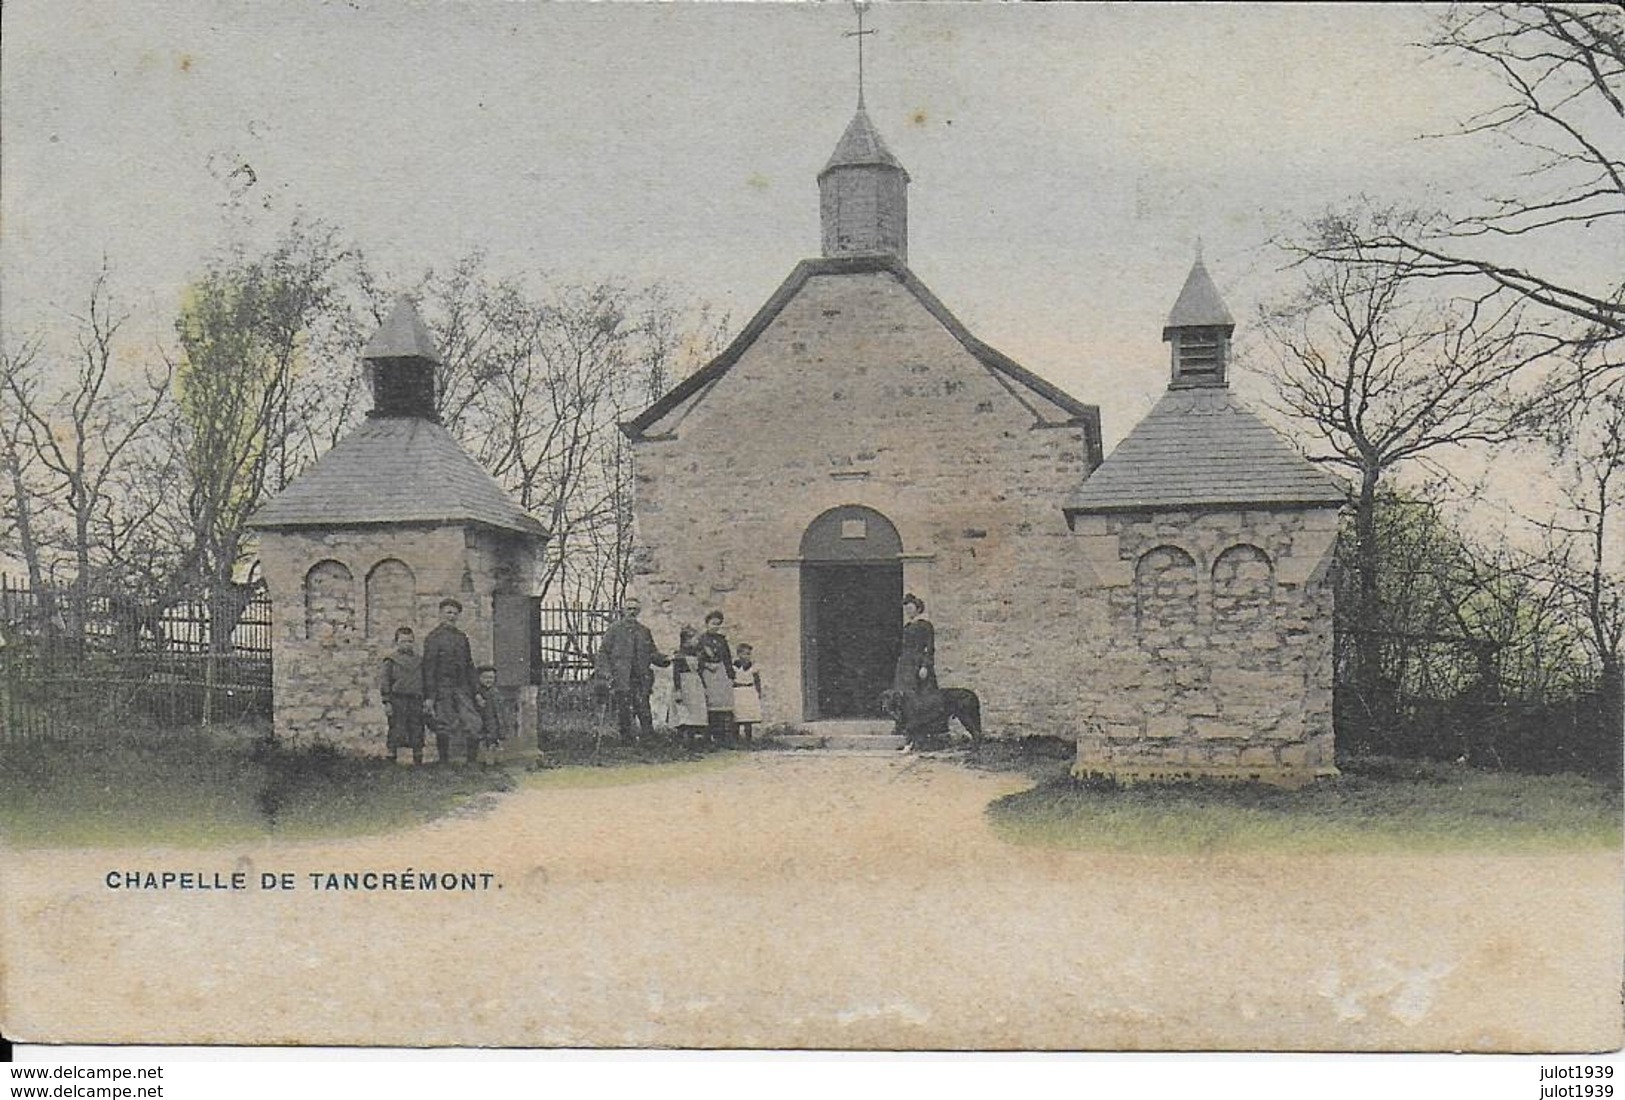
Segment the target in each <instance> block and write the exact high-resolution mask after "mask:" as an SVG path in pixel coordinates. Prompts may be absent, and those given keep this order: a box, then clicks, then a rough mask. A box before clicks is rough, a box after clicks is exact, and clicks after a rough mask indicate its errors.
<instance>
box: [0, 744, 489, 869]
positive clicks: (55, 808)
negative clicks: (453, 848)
mask: <svg viewBox="0 0 1625 1100" xmlns="http://www.w3.org/2000/svg"><path fill="white" fill-rule="evenodd" d="M260 732H261V731H258V730H254V729H243V728H239V729H232V730H225V731H220V732H215V733H204V732H200V731H179V732H165V733H157V732H141V731H137V732H126V733H124V734H122V735H121V736H120V737H119V738H117V739H113V738H111V737H102V738H97V739H94V740H83V741H69V742H44V743H33V744H15V743H14V744H7V745H4V746H3V747H0V836H3V837H4V838H5V840H6V842H7V843H9V844H12V845H16V846H19V847H79V846H84V847H90V846H120V845H147V844H162V845H173V846H177V847H210V846H214V845H220V844H230V843H239V842H242V841H247V840H256V839H264V838H267V837H316V836H357V835H365V834H369V833H380V832H388V831H391V830H394V829H400V828H407V827H410V826H413V825H418V824H422V823H423V822H426V821H430V820H433V819H434V818H437V817H441V816H443V815H445V814H448V813H452V812H455V811H458V810H466V809H468V808H469V807H471V806H476V805H478V804H479V802H480V801H481V800H484V799H488V798H490V797H492V796H493V795H495V794H496V793H498V792H500V791H504V790H511V789H512V788H513V786H514V780H513V777H512V776H511V775H510V774H509V772H508V771H507V770H506V769H502V768H492V769H483V768H478V767H473V768H470V767H460V766H452V767H446V768H438V767H423V768H413V767H401V766H397V765H394V764H391V763H390V762H389V761H387V760H383V759H376V758H364V757H352V756H348V755H345V754H343V753H340V752H337V751H335V750H333V749H332V748H330V747H325V746H320V745H318V746H314V747H308V748H301V749H290V748H287V747H284V746H281V745H278V744H276V743H275V742H272V741H270V740H268V739H266V738H265V737H263V736H261V735H260Z"/></svg>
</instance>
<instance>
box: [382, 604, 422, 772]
mask: <svg viewBox="0 0 1625 1100" xmlns="http://www.w3.org/2000/svg"><path fill="white" fill-rule="evenodd" d="M415 646H416V636H415V635H414V634H413V632H412V628H411V627H409V626H403V627H401V628H400V629H399V630H397V631H395V652H394V653H391V654H390V655H389V656H387V657H385V658H384V664H383V667H382V668H381V669H379V670H378V695H379V698H381V699H382V700H383V703H384V714H385V715H387V716H388V718H389V734H388V740H387V741H386V742H385V743H386V744H387V745H388V746H389V758H390V759H391V760H394V759H396V758H397V755H396V754H397V753H398V752H399V750H401V749H403V748H406V749H411V750H412V763H414V764H421V763H423V661H422V659H421V658H420V657H418V654H417V649H416V648H415Z"/></svg>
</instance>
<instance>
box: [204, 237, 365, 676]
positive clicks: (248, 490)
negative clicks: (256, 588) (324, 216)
mask: <svg viewBox="0 0 1625 1100" xmlns="http://www.w3.org/2000/svg"><path fill="white" fill-rule="evenodd" d="M359 266H360V257H359V255H358V253H357V252H356V251H355V250H354V249H353V248H351V247H349V246H347V245H345V244H343V243H342V242H341V240H340V237H339V234H338V232H337V231H336V230H335V229H333V228H332V227H329V226H325V225H322V224H320V223H313V224H309V225H307V224H304V223H301V222H295V223H294V224H293V225H292V226H291V227H290V229H289V230H288V231H287V232H286V233H285V234H284V235H283V236H282V238H281V239H280V240H279V241H278V242H277V243H276V245H275V246H274V247H273V248H272V249H271V250H270V251H269V252H268V253H266V254H265V255H263V256H255V257H250V256H246V255H244V254H243V253H242V252H241V251H234V252H232V253H229V254H228V255H226V256H225V257H223V258H222V259H220V260H217V261H216V262H214V263H212V264H211V265H210V266H209V268H208V270H207V271H206V272H205V273H204V274H203V276H202V277H201V278H200V279H198V280H197V281H196V282H195V283H194V284H193V285H192V286H191V287H190V288H189V290H188V293H187V296H186V299H185V301H184V302H183V304H182V307H181V311H180V314H179V316H178V317H177V319H176V322H175V332H176V336H177V339H178V342H179V345H180V359H179V362H178V363H177V364H176V367H175V379H176V402H175V419H174V421H173V423H172V429H173V440H174V443H173V446H174V452H175V455H176V456H177V459H178V467H179V469H178V473H179V482H180V486H181V492H180V493H179V494H177V496H178V499H179V501H180V506H179V511H178V514H176V515H175V516H174V517H173V518H174V521H175V522H174V523H173V526H174V527H175V528H176V529H177V530H178V531H180V532H183V535H182V537H183V538H184V539H185V545H184V550H183V552H182V557H181V561H180V564H179V566H178V570H177V578H178V583H179V584H180V585H181V586H183V587H187V588H194V589H196V590H199V591H201V592H202V594H204V595H205V596H206V597H207V598H208V599H209V600H210V601H211V602H212V604H213V605H214V607H215V609H216V613H217V614H223V615H225V616H227V617H228V618H229V619H230V621H231V622H234V621H235V615H238V614H240V613H241V610H242V606H243V605H244V604H245V603H246V600H247V598H248V596H249V595H250V589H249V588H248V587H247V586H245V585H244V584H242V583H241V582H240V581H239V580H238V571H239V568H240V566H241V565H242V564H243V562H244V558H245V545H244V543H245V538H246V524H247V521H248V519H249V517H250V516H251V515H252V514H253V513H254V511H255V510H256V509H258V508H259V506H260V505H261V504H262V503H263V502H264V501H265V500H266V499H267V498H268V497H269V496H270V495H271V494H274V493H275V492H277V491H278V490H280V489H281V488H283V487H284V486H286V485H287V484H288V483H289V482H290V481H292V479H293V478H294V477H295V476H296V475H297V474H298V473H299V471H300V470H301V469H302V468H303V467H304V466H305V465H306V464H307V463H308V462H309V461H311V460H312V459H313V458H315V457H316V455H317V454H319V453H320V452H321V451H322V450H325V448H326V447H327V446H330V445H331V441H332V440H333V438H335V436H336V434H337V432H338V430H339V425H342V424H343V423H344V422H345V421H346V420H347V419H349V418H350V417H352V416H353V415H354V412H355V405H356V398H357V396H358V392H359V391H358V383H357V380H356V379H355V377H353V375H354V367H352V366H349V364H354V363H356V361H357V358H358V353H359V340H360V332H361V329H362V325H361V323H360V319H359V317H357V316H356V315H355V311H354V309H353V307H352V306H351V305H350V303H349V300H348V299H347V298H346V297H345V296H344V294H343V293H342V288H343V287H345V285H346V283H347V281H349V280H350V276H351V273H352V272H354V271H355V270H356V269H357V268H359ZM335 363H342V364H346V366H345V367H344V368H342V373H341V374H339V375H338V377H337V379H335V378H334V375H333V364H335ZM335 381H338V383H339V384H338V385H335V384H334V382H335ZM335 398H336V400H335ZM219 625H220V624H217V629H216V630H215V631H214V634H215V636H216V638H217V640H219V641H220V643H221V644H224V639H225V638H226V637H229V633H230V631H229V629H226V630H222V629H219ZM228 625H229V624H228Z"/></svg>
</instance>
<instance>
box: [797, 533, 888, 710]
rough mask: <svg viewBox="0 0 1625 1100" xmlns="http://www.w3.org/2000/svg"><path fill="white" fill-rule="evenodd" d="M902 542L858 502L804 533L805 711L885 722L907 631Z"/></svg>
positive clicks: (803, 637) (802, 573) (802, 615)
mask: <svg viewBox="0 0 1625 1100" xmlns="http://www.w3.org/2000/svg"><path fill="white" fill-rule="evenodd" d="M902 553H903V540H902V539H901V538H899V537H898V534H897V528H896V527H894V526H893V525H892V522H891V520H889V519H887V518H886V517H885V516H883V515H881V514H880V513H879V512H877V511H875V510H874V509H873V508H864V507H862V506H860V505H856V504H843V505H841V506H840V507H838V508H831V509H830V510H829V511H827V512H825V513H824V514H823V515H821V516H819V517H818V518H817V519H815V520H813V521H812V523H811V524H810V525H809V526H808V527H807V531H806V533H805V534H804V535H802V536H801V690H802V713H803V714H804V715H805V717H806V719H807V720H809V721H811V720H814V719H819V718H878V717H881V708H880V693H881V692H883V691H885V690H886V689H887V688H888V687H890V686H891V681H892V673H893V670H894V669H895V667H896V665H897V648H898V641H899V638H900V636H901V632H902V619H901V617H900V615H901V612H900V607H901V604H902V602H903V560H902Z"/></svg>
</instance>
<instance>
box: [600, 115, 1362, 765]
mask: <svg viewBox="0 0 1625 1100" xmlns="http://www.w3.org/2000/svg"><path fill="white" fill-rule="evenodd" d="M909 183H910V178H909V174H908V172H907V170H906V169H905V168H904V167H903V165H902V164H901V163H900V162H899V161H898V159H897V158H896V157H895V156H894V155H893V154H892V153H891V151H890V150H889V149H888V148H887V147H886V144H885V142H884V141H883V140H882V139H881V136H880V134H879V132H878V131H877V130H876V128H875V126H874V124H873V123H872V122H871V120H870V118H869V116H868V114H867V112H866V110H865V108H864V106H863V104H862V102H861V100H860V102H859V106H858V110H857V113H856V115H855V116H854V117H853V119H852V120H851V123H850V124H849V125H848V126H847V128H846V130H845V132H844V133H843V134H842V136H841V138H840V141H839V142H838V143H837V145H836V147H835V151H834V153H833V154H832V155H831V157H830V159H829V161H828V163H827V164H826V165H825V166H824V168H823V170H822V171H821V172H820V173H819V174H818V189H819V200H820V213H821V219H822V237H823V249H822V255H821V256H820V257H818V258H815V259H807V260H803V261H801V262H800V263H799V264H797V265H796V267H795V268H794V270H792V271H791V273H790V275H789V278H787V279H786V280H785V282H784V283H783V285H781V286H780V287H779V288H778V290H777V291H775V292H774V294H773V295H772V297H770V298H769V299H768V301H767V302H766V304H765V305H763V306H762V307H761V309H760V310H759V311H758V312H757V313H756V315H755V316H754V317H752V318H751V320H750V321H749V323H748V324H746V325H745V327H744V329H743V330H742V331H741V332H740V334H739V335H738V337H737V338H735V339H734V340H733V342H732V343H731V344H730V345H729V346H728V347H727V348H726V349H725V350H724V351H723V352H722V353H721V354H720V355H719V356H718V357H717V358H716V359H715V360H713V361H712V362H710V363H709V364H708V365H706V366H705V367H704V368H702V369H701V370H699V371H698V372H696V373H695V374H693V375H691V376H690V377H689V378H687V379H686V380H685V381H683V382H682V383H681V384H680V385H678V386H677V387H675V388H674V389H673V390H672V391H670V392H669V393H668V394H666V395H665V396H664V397H662V398H661V399H660V400H658V401H656V402H655V403H654V404H653V405H652V406H650V407H649V408H648V409H646V410H644V411H643V412H642V413H641V414H640V415H638V416H637V417H635V418H633V419H632V420H630V421H628V422H627V423H625V424H623V426H622V430H623V431H624V432H625V434H626V435H627V436H628V438H629V439H630V440H631V442H632V444H633V448H634V458H635V464H636V499H635V507H634V517H635V524H636V538H637V545H638V557H637V560H636V564H635V576H634V578H633V590H634V592H635V593H636V594H637V595H639V596H641V597H642V598H643V600H644V605H645V612H644V616H643V617H644V621H645V622H646V623H648V625H649V626H650V627H651V628H652V629H653V630H654V633H655V637H656V642H657V644H659V645H662V646H664V647H671V646H674V645H675V643H676V639H677V633H678V629H679V627H680V626H682V625H683V624H699V623H701V622H702V621H703V619H704V617H705V615H706V613H707V611H709V610H711V609H713V608H715V609H720V610H722V611H723V612H724V613H725V615H726V616H727V623H728V630H729V636H730V638H732V639H733V640H734V642H735V644H737V643H738V642H741V641H748V642H750V643H751V644H752V645H753V647H754V650H755V655H756V664H757V667H758V668H759V669H760V671H761V674H762V679H763V683H764V700H763V710H764V718H765V722H766V724H767V725H769V726H773V725H777V724H783V725H789V726H795V727H799V728H802V729H808V730H811V731H814V732H816V731H817V730H819V729H820V728H821V727H822V728H831V729H833V728H835V727H836V726H837V724H839V725H840V726H841V727H842V728H850V727H851V725H852V723H853V722H854V720H870V721H873V720H874V719H876V718H878V717H879V715H880V694H881V692H882V691H883V690H884V689H885V688H887V687H889V686H890V683H891V678H892V670H893V666H894V663H895V659H896V654H897V647H898V643H899V636H900V625H901V614H900V605H901V601H902V597H903V594H904V593H905V592H913V593H915V594H917V595H919V596H920V597H922V598H923V599H924V601H925V603H926V608H927V615H928V617H929V618H930V619H931V620H932V621H933V622H934V624H935V626H936V639H937V668H938V675H939V680H940V682H941V683H942V684H943V685H944V686H964V687H970V688H973V689H974V690H975V691H977V693H978V694H979V695H980V697H981V700H982V708H983V715H984V721H985V722H986V725H987V727H988V731H989V733H990V734H991V735H993V736H1006V737H1017V736H1021V735H1026V734H1061V735H1062V736H1067V737H1076V739H1077V746H1078V758H1077V764H1076V765H1075V769H1074V770H1075V772H1076V773H1077V774H1079V775H1089V774H1099V775H1109V776H1114V777H1117V778H1120V779H1125V780H1131V779H1136V778H1155V777H1178V776H1197V775H1202V776H1217V777H1235V778H1249V777H1256V778H1262V779H1267V780H1272V781H1277V782H1286V783H1296V782H1302V781H1306V780H1308V779H1312V778H1313V777H1314V776H1316V775H1322V774H1328V773H1329V772H1330V771H1331V770H1332V743H1331V690H1332V679H1331V675H1332V665H1331V588H1330V586H1329V585H1328V583H1327V577H1326V573H1327V568H1328V565H1329V562H1330V557H1331V549H1332V544H1333V542H1334V539H1335V535H1336V527H1337V512H1338V508H1339V506H1340V504H1341V503H1342V502H1343V500H1344V499H1345V494H1344V492H1343V490H1342V488H1341V487H1340V486H1339V485H1338V484H1337V483H1336V482H1335V481H1334V480H1333V479H1332V478H1331V477H1329V476H1328V475H1326V474H1324V473H1323V472H1321V471H1320V470H1319V469H1317V468H1316V467H1314V466H1313V465H1311V464H1310V463H1308V462H1307V461H1306V460H1305V459H1303V458H1302V457H1301V456H1300V455H1299V454H1298V453H1297V452H1296V451H1295V450H1294V449H1293V448H1292V447H1291V445H1290V444H1289V443H1287V442H1286V441H1285V440H1284V439H1282V438H1281V437H1280V436H1278V435H1277V434H1276V433H1275V432H1274V431H1273V429H1271V428H1270V427H1268V426H1267V425H1266V424H1264V422H1263V421H1261V420H1260V419H1258V418H1257V417H1256V416H1255V415H1254V414H1253V413H1252V412H1250V411H1248V410H1247V409H1246V408H1245V407H1244V406H1243V405H1242V404H1241V403H1240V401H1239V400H1238V399H1237V398H1236V397H1235V395H1233V394H1232V393H1231V392H1230V390H1229V388H1228V373H1229V370H1230V362H1229V350H1230V344H1229V340H1230V335H1231V332H1232V330H1233V328H1234V322H1233V320H1232V319H1231V317H1230V315H1229V313H1228V311H1227V310H1226V309H1225V307H1224V304H1223V303H1222V301H1221V300H1220V299H1219V295H1218V293H1217V291H1216V290H1215V288H1214V286H1213V283H1212V280H1211V278H1210V277H1209V275H1208V273H1207V271H1206V269H1205V267H1203V265H1202V264H1201V263H1200V261H1198V263H1197V265H1196V266H1195V268H1194V269H1193V270H1192V271H1191V273H1190V277H1189V279H1188V280H1187V282H1186V284H1185V287H1184V289H1183V290H1182V292H1181V293H1180V295H1179V297H1178V300H1177V302H1176V304H1175V307H1174V310H1173V312H1172V314H1171V315H1170V317H1169V319H1168V324H1167V327H1166V328H1165V330H1164V333H1163V337H1164V339H1165V340H1167V341H1168V342H1169V343H1170V344H1171V346H1172V376H1171V378H1170V381H1169V386H1168V392H1167V394H1166V395H1165V396H1164V397H1163V399H1162V400H1161V401H1160V402H1159V403H1158V405H1157V406H1156V408H1155V409H1154V410H1153V411H1152V412H1151V413H1150V414H1149V415H1148V416H1147V417H1146V419H1145V420H1144V422H1142V423H1141V424H1140V425H1139V426H1138V427H1137V428H1135V429H1134V431H1133V432H1131V433H1130V434H1129V436H1128V437H1127V438H1125V439H1124V441H1123V443H1122V444H1121V445H1120V446H1119V447H1118V448H1117V449H1116V450H1115V451H1114V453H1113V454H1112V456H1111V457H1110V458H1109V459H1105V460H1104V462H1103V461H1102V453H1101V452H1102V447H1101V426H1100V416H1099V410H1098V408H1097V407H1096V406H1094V405H1090V404H1087V403H1085V402H1083V401H1080V400H1078V399H1077V398H1075V397H1073V396H1072V395H1070V394H1068V393H1066V392H1065V391H1063V390H1061V389H1060V388H1058V387H1057V386H1055V385H1053V384H1051V383H1050V382H1048V381H1046V380H1045V379H1043V378H1041V377H1039V376H1038V375H1036V374H1034V373H1033V372H1031V371H1029V370H1027V369H1026V368H1024V367H1022V366H1021V365H1020V364H1018V363H1016V362H1014V361H1013V360H1011V359H1010V358H1009V357H1008V356H1005V355H1003V354H1001V353H1000V352H998V351H996V350H995V349H993V348H991V347H989V346H988V345H986V344H984V343H982V342H981V341H980V340H978V339H977V338H976V337H975V336H974V335H972V334H971V333H970V332H968V331H967V330H966V328H965V326H964V325H963V324H961V323H960V322H959V320H958V319H957V318H956V317H955V316H954V315H953V313H951V312H950V311H949V310H948V308H947V307H946V306H945V305H944V304H943V303H942V302H941V301H939V300H938V299H937V298H936V296H935V295H933V294H932V293H931V291H930V290H929V289H928V288H927V287H926V286H924V285H923V284H922V283H921V282H920V280H919V279H918V278H917V277H916V276H915V275H914V273H913V272H912V271H910V270H909V267H908V265H907V258H908V245H909V242H908V186H909ZM876 728H877V729H879V728H884V727H883V726H877V727H876Z"/></svg>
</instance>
